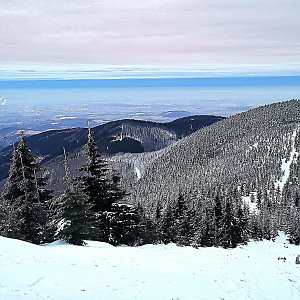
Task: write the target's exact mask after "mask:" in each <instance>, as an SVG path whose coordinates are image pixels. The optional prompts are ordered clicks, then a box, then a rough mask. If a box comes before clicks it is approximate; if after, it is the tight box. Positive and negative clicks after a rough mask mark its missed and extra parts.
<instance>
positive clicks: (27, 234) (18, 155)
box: [2, 131, 50, 244]
mask: <svg viewBox="0 0 300 300" xmlns="http://www.w3.org/2000/svg"><path fill="white" fill-rule="evenodd" d="M37 170H38V166H37V164H36V159H35V157H34V156H33V155H32V154H31V151H30V149H29V148H28V146H27V143H26V137H25V134H24V132H23V131H22V132H21V137H20V142H19V144H18V146H17V147H14V150H13V158H12V164H11V167H10V170H9V177H8V179H7V181H6V184H5V186H4V189H3V192H2V199H3V207H4V209H5V216H6V217H5V222H4V225H2V234H3V235H5V236H8V237H12V238H17V239H21V240H24V241H28V242H32V243H36V244H39V243H41V242H42V241H44V239H45V228H46V222H47V212H46V209H45V202H46V200H49V198H50V192H47V190H46V189H44V193H43V192H42V191H43V186H44V180H43V179H42V178H40V179H38V178H37V175H36V172H37Z"/></svg>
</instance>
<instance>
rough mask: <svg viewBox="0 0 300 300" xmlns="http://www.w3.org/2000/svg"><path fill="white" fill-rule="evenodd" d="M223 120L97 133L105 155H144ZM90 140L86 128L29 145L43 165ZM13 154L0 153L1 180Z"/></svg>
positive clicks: (106, 127) (128, 124)
mask: <svg viewBox="0 0 300 300" xmlns="http://www.w3.org/2000/svg"><path fill="white" fill-rule="evenodd" d="M222 119H223V117H215V116H191V117H185V118H180V119H178V120H175V121H173V122H169V123H155V122H147V121H138V120H127V119H125V120H120V121H114V122H109V123H106V124H103V125H100V126H97V127H95V128H94V129H93V130H94V136H95V140H96V143H97V145H98V147H99V150H100V152H102V153H107V154H116V153H119V152H123V153H142V152H149V151H154V150H159V149H163V148H165V147H167V146H169V145H171V144H173V143H174V142H176V141H178V140H179V139H181V138H183V137H185V136H187V135H189V134H191V133H193V132H195V131H196V130H198V129H199V128H202V127H204V126H208V125H211V124H213V123H215V122H217V121H219V120H222ZM86 139H87V129H86V128H72V129H67V130H53V131H46V132H43V133H40V134H36V135H34V136H30V137H28V144H29V147H30V148H31V149H32V152H33V154H34V155H36V156H38V157H40V160H41V161H42V163H46V162H49V161H50V160H52V159H54V158H56V157H58V156H60V155H61V154H62V149H63V147H65V149H66V151H67V152H69V153H74V152H77V151H80V149H81V148H82V146H83V145H84V144H85V143H86ZM11 153H12V146H10V147H7V148H5V149H2V150H1V151H0V166H1V168H0V181H1V180H3V179H5V178H6V176H7V172H8V169H9V165H10V159H11Z"/></svg>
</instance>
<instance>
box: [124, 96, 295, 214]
mask: <svg viewBox="0 0 300 300" xmlns="http://www.w3.org/2000/svg"><path fill="white" fill-rule="evenodd" d="M299 124H300V101H299V100H291V101H287V102H281V103H275V104H271V105H266V106H262V107H259V108H255V109H252V110H250V111H247V112H244V113H241V114H238V115H235V116H232V117H229V118H227V119H225V120H223V121H220V122H218V123H215V124H213V125H211V126H209V127H206V128H203V129H201V130H198V131H197V132H195V133H193V134H192V135H190V136H188V137H186V138H184V139H182V140H181V141H179V142H177V143H176V144H174V145H173V146H172V147H170V148H169V149H165V151H164V153H163V154H162V155H160V156H159V157H158V158H157V159H155V160H153V162H152V163H151V165H150V166H149V167H148V168H147V170H146V172H145V174H144V176H143V177H142V178H141V179H140V180H139V181H138V183H137V184H136V186H135V187H134V189H133V191H132V193H131V195H130V197H129V199H128V200H129V201H130V202H131V203H135V204H137V203H141V204H142V205H143V206H144V207H146V208H147V210H148V212H149V213H154V212H155V209H156V207H157V205H158V203H159V205H162V206H163V207H165V206H166V205H168V204H170V203H174V202H176V201H177V199H178V195H179V194H183V195H185V198H186V199H189V202H190V203H191V205H194V206H195V205H198V204H199V203H202V202H203V199H206V200H207V198H209V197H207V195H211V193H212V192H213V191H215V190H216V189H220V190H222V191H223V193H229V192H230V191H231V190H232V189H234V188H235V189H238V190H239V192H240V193H241V195H243V196H250V195H251V194H252V198H255V196H256V195H257V194H258V197H259V198H260V196H261V194H262V193H267V194H268V197H269V198H270V197H273V198H274V197H275V194H276V189H277V194H280V195H277V196H278V197H282V199H283V201H293V199H294V198H295V197H296V192H297V191H298V190H297V187H298V185H299V183H300V179H299V178H300V177H299V176H300V174H299V158H298V152H299V151H300V149H299V147H300V134H299V132H300V130H299ZM293 147H294V148H295V149H294V151H293ZM291 153H292V154H293V157H290V156H291ZM284 161H289V162H290V165H289V166H288V170H287V169H284V164H283V162H284ZM284 176H285V177H284ZM280 180H281V182H282V180H286V182H282V184H281V188H280V185H279V189H280V190H279V191H278V182H280ZM283 186H284V187H283ZM298 189H299V188H298ZM287 195H289V196H287ZM273 198H272V199H273ZM252 200H253V201H255V200H257V199H252Z"/></svg>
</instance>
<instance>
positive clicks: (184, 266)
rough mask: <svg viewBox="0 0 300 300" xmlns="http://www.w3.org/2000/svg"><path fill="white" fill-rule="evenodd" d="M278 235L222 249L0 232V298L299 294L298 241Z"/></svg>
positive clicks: (106, 299)
mask: <svg viewBox="0 0 300 300" xmlns="http://www.w3.org/2000/svg"><path fill="white" fill-rule="evenodd" d="M284 241H285V240H284V238H283V237H282V236H281V237H280V238H279V239H278V240H277V241H276V242H269V241H264V242H258V243H256V242H251V243H249V244H248V245H246V246H241V247H238V248H236V249H231V250H230V249H227V250H226V249H220V248H200V249H193V248H191V247H177V246H175V245H172V244H170V245H145V246H142V247H137V248H131V247H112V246H110V245H108V244H105V243H98V242H89V243H88V246H86V247H79V246H71V245H67V244H65V243H62V242H56V243H53V244H50V245H47V246H35V245H32V244H28V243H25V242H21V241H17V240H12V239H7V238H3V237H0V299H1V300H2V299H5V300H11V299H62V300H63V299H72V300H73V299H101V300H115V299H128V300H132V299H139V300H142V299H149V300H150V299H151V300H159V299H166V300H172V299H173V300H175V299H176V300H192V299H193V300H194V299H201V300H202V299H209V300H212V299H226V300H227V299H230V300H232V299H272V300H274V299H297V300H298V299H300V265H296V264H295V258H296V255H298V254H300V247H297V246H294V245H284ZM286 247H287V248H286ZM278 257H285V258H286V260H285V261H284V260H278Z"/></svg>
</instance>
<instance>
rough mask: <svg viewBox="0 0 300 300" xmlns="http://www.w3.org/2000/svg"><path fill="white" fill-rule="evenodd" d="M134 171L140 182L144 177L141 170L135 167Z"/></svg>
mask: <svg viewBox="0 0 300 300" xmlns="http://www.w3.org/2000/svg"><path fill="white" fill-rule="evenodd" d="M134 170H135V174H136V176H137V180H140V179H141V177H142V174H141V170H140V169H139V168H138V167H137V166H135V167H134Z"/></svg>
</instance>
